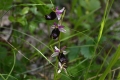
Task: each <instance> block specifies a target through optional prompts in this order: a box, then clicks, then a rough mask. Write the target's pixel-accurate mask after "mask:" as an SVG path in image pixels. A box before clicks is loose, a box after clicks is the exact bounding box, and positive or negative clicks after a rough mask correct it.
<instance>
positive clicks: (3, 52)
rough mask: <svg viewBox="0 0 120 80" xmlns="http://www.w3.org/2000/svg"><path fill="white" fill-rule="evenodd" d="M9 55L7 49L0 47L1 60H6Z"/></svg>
mask: <svg viewBox="0 0 120 80" xmlns="http://www.w3.org/2000/svg"><path fill="white" fill-rule="evenodd" d="M6 55H7V49H6V48H5V47H2V46H0V59H2V60H3V59H4V58H5V57H6Z"/></svg>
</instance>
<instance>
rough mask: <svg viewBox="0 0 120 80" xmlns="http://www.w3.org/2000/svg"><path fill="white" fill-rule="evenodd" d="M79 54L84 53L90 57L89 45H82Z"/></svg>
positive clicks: (86, 56)
mask: <svg viewBox="0 0 120 80" xmlns="http://www.w3.org/2000/svg"><path fill="white" fill-rule="evenodd" d="M81 54H82V55H84V57H85V58H90V57H91V55H90V51H89V47H82V48H81Z"/></svg>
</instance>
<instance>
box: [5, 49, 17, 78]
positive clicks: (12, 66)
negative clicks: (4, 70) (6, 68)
mask: <svg viewBox="0 0 120 80" xmlns="http://www.w3.org/2000/svg"><path fill="white" fill-rule="evenodd" d="M13 53H14V61H13V66H12V68H11V70H10V72H9V74H8V75H7V77H6V80H7V79H8V78H9V76H10V75H11V73H12V72H13V69H14V67H15V62H16V56H15V52H14V51H13Z"/></svg>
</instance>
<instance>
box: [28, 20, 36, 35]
mask: <svg viewBox="0 0 120 80" xmlns="http://www.w3.org/2000/svg"><path fill="white" fill-rule="evenodd" d="M36 27H37V24H36V23H35V22H30V25H29V30H30V32H31V33H33V32H34V31H35V29H36Z"/></svg>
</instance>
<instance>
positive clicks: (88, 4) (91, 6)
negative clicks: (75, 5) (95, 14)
mask: <svg viewBox="0 0 120 80" xmlns="http://www.w3.org/2000/svg"><path fill="white" fill-rule="evenodd" d="M80 5H81V6H82V7H84V8H85V9H87V10H89V11H93V10H96V9H98V8H100V2H99V0H80Z"/></svg>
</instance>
